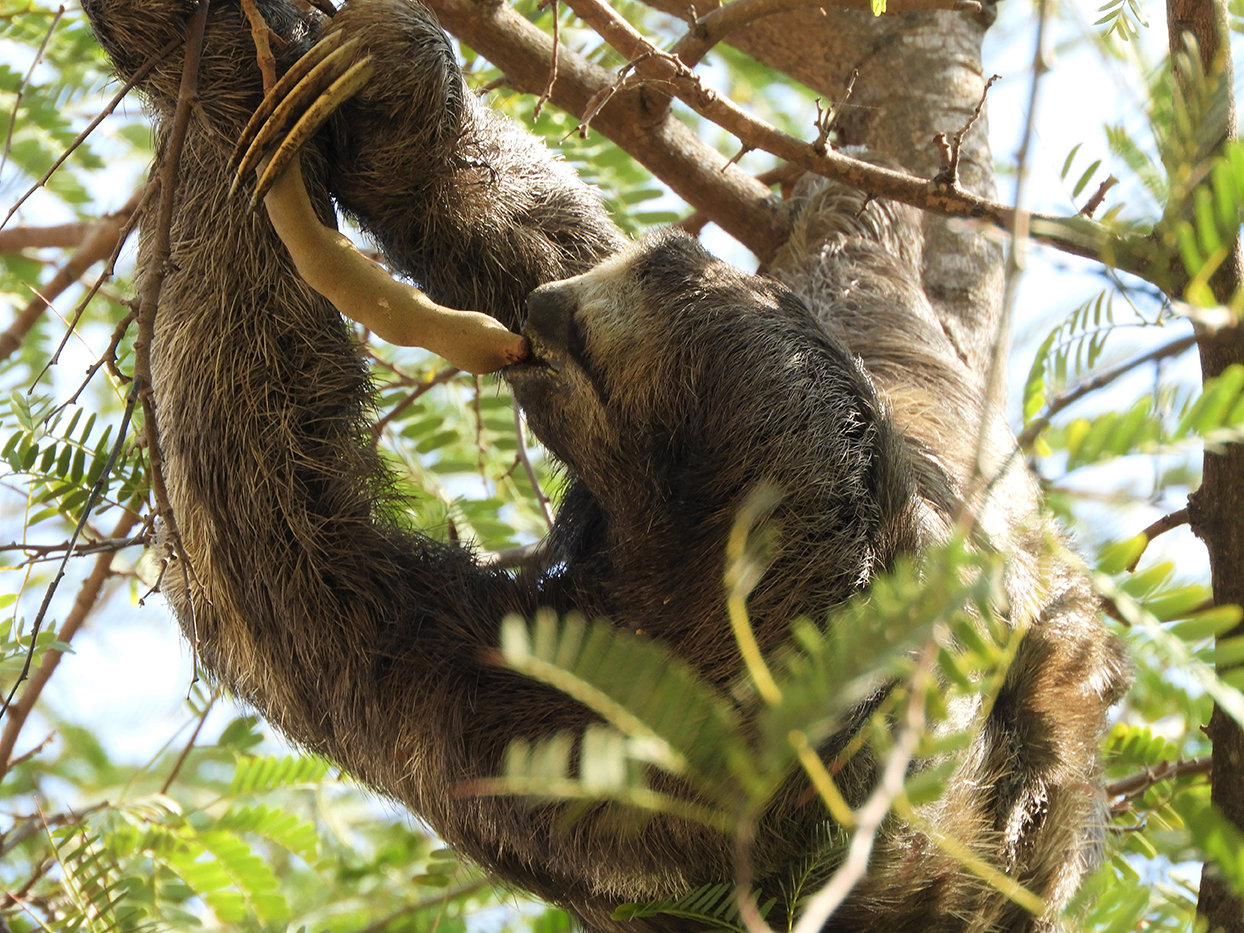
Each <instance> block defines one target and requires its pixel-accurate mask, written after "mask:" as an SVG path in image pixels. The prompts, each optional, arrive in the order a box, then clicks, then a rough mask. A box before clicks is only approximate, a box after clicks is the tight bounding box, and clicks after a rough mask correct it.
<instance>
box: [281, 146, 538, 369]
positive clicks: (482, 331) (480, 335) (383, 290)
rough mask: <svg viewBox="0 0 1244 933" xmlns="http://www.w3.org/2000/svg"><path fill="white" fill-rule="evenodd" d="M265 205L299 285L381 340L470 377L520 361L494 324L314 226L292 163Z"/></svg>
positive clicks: (516, 346) (515, 340) (522, 351)
mask: <svg viewBox="0 0 1244 933" xmlns="http://www.w3.org/2000/svg"><path fill="white" fill-rule="evenodd" d="M264 205H265V206H266V207H267V210H268V217H269V219H270V220H271V221H272V226H273V228H274V229H275V230H276V232H277V235H278V236H280V238H281V241H282V242H283V243H284V244H285V248H286V249H288V250H289V254H290V257H291V258H292V259H293V260H294V265H295V266H296V267H297V269H298V274H299V275H301V276H302V278H303V281H305V282H306V283H307V284H308V285H310V286H311V287H312V288H314V289H315V290H316V291H317V292H319V293H320V294H321V295H323V296H324V297H325V298H327V299H328V300H329V301H331V302H332V303H333V307H335V308H336V309H337V310H338V311H340V312H341V313H342V314H344V315H345V316H346V317H348V318H350V319H351V320H354V321H357V322H358V323H360V324H362V325H364V326H365V327H367V328H369V329H370V330H371V331H372V333H374V334H375V335H377V336H378V337H380V338H381V339H382V340H387V341H388V342H389V343H394V344H398V345H400V346H407V347H422V348H423V349H425V350H431V351H432V352H433V353H436V354H437V355H439V356H441V357H443V358H444V359H446V360H447V361H448V362H450V363H451V364H453V365H454V366H457V367H458V368H460V369H465V370H466V371H467V372H471V373H488V372H492V371H493V370H496V369H500V368H501V367H502V366H506V365H508V364H510V363H514V362H517V361H518V360H520V359H522V358H523V357H524V356H525V355H526V352H527V351H526V347H525V342H524V340H523V338H522V337H520V336H519V335H518V334H514V333H511V332H510V331H509V330H507V329H506V327H505V326H504V325H503V324H501V323H500V322H499V321H498V320H497V319H496V318H493V317H489V316H488V315H487V314H480V313H479V312H478V311H460V310H458V309H456V308H446V307H444V306H443V305H438V304H437V303H436V302H434V301H432V299H430V298H428V296H427V295H425V294H424V293H423V292H421V291H419V289H417V288H415V287H413V286H411V285H405V284H403V283H401V282H398V281H396V280H395V279H394V278H393V277H392V276H390V275H389V274H388V272H386V271H385V270H384V269H383V268H382V267H381V266H380V265H379V263H376V262H373V261H372V260H370V259H368V258H367V257H366V256H364V255H363V254H362V253H360V252H359V251H358V250H357V249H356V248H355V247H354V244H353V243H351V242H350V241H349V240H348V239H347V238H346V237H345V236H343V235H342V234H341V233H339V232H337V231H336V230H332V229H330V228H328V227H326V226H325V225H324V224H322V223H320V220H319V218H318V217H317V216H316V213H315V209H314V208H313V207H312V206H311V200H310V198H309V197H308V195H307V190H306V187H305V186H304V185H303V181H302V168H301V165H300V162H299V160H298V159H297V158H295V159H294V160H293V162H292V163H291V164H290V166H289V167H288V168H286V169H285V171H284V172H282V173H281V174H280V176H279V177H278V178H277V179H276V182H275V183H274V184H273V185H272V187H271V189H270V190H269V191H268V193H267V194H266V195H265V196H264Z"/></svg>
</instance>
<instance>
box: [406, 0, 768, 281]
mask: <svg viewBox="0 0 1244 933" xmlns="http://www.w3.org/2000/svg"><path fill="white" fill-rule="evenodd" d="M427 5H428V6H429V7H431V8H432V9H433V10H435V11H436V15H437V16H438V17H439V18H440V20H441V22H442V23H443V24H444V26H445V28H446V29H448V30H449V31H450V32H452V33H453V34H454V35H456V36H458V37H459V38H460V39H462V40H463V41H464V42H466V43H467V44H468V45H470V46H471V47H472V48H473V49H475V50H476V51H478V52H480V53H481V54H483V55H485V56H487V58H488V59H489V61H491V62H492V63H493V64H495V65H496V66H497V67H498V68H500V69H501V70H502V71H503V72H505V74H506V77H507V79H508V83H510V84H511V85H512V86H513V87H515V88H517V89H518V90H521V91H525V92H527V93H530V94H537V95H538V94H540V93H541V92H542V91H543V90H544V88H545V85H546V84H547V81H548V74H549V61H550V59H551V57H552V54H553V42H552V39H550V38H549V36H547V35H546V34H545V33H544V32H542V31H541V30H540V29H539V28H537V27H536V26H533V25H532V24H531V23H529V22H527V20H525V19H523V17H522V16H520V15H519V14H518V13H516V12H515V11H514V10H513V9H512V8H511V7H510V6H509V5H508V4H504V3H501V4H483V3H475V2H473V0H430V2H428V4H427ZM557 58H558V62H557V83H556V84H555V85H554V86H553V89H552V95H551V98H550V99H551V100H552V102H553V103H554V104H556V105H557V106H558V107H561V108H562V109H563V110H565V111H567V112H569V113H572V114H575V115H577V116H580V117H581V116H582V115H583V114H584V113H586V112H587V109H588V105H589V102H590V101H591V100H592V99H593V98H594V97H595V96H596V95H597V94H600V93H601V92H602V91H604V90H606V89H607V88H609V87H610V86H611V85H612V84H613V83H614V76H613V75H612V74H610V73H609V72H608V71H606V70H605V69H603V68H601V67H599V66H598V65H595V64H593V63H591V62H589V61H588V60H587V59H585V58H584V57H583V56H581V55H578V54H576V53H574V52H572V51H570V50H569V49H567V48H566V47H565V45H564V44H563V45H560V46H559V47H558V49H557ZM592 126H593V128H595V129H597V130H599V131H600V132H601V133H603V134H604V135H605V136H607V137H608V138H609V139H611V140H613V141H614V142H615V143H617V144H618V145H619V146H621V147H622V148H623V149H625V150H626V151H627V152H628V153H630V154H631V155H632V156H634V158H635V159H636V160H637V161H639V162H640V163H641V164H643V165H644V166H645V167H646V168H647V169H648V170H649V171H650V172H652V174H653V175H655V176H656V177H657V178H660V179H661V180H662V181H663V182H665V183H666V184H667V185H669V186H670V188H671V189H672V190H673V191H674V192H675V193H676V194H677V195H678V196H679V197H681V198H683V199H684V200H685V201H687V203H688V204H690V205H692V206H693V207H695V208H698V209H699V210H702V211H704V212H705V213H707V214H709V215H710V216H711V217H712V218H713V220H714V221H715V222H716V223H717V224H718V225H719V226H721V228H722V229H723V230H725V231H726V232H727V233H729V234H730V235H731V236H733V237H735V238H736V239H737V240H738V241H739V242H741V243H742V244H743V245H744V246H746V247H747V248H748V249H750V250H751V251H752V252H753V253H755V254H756V255H757V256H759V257H761V259H769V258H771V257H772V255H773V252H774V251H775V250H776V249H777V248H778V247H779V246H780V245H781V244H782V243H783V242H784V241H785V239H786V230H787V220H786V215H785V211H784V210H783V209H782V206H781V205H780V204H779V203H778V202H777V201H776V199H775V198H773V196H772V195H771V194H770V192H769V190H768V188H766V187H765V186H764V185H762V184H760V183H759V182H757V181H756V180H755V179H754V178H752V176H751V175H749V174H748V173H747V172H744V171H742V170H741V169H739V168H738V167H737V166H729V165H728V164H727V159H726V157H725V156H723V155H721V153H719V152H717V151H716V150H715V149H713V148H712V147H711V146H709V145H708V144H707V143H705V142H703V141H702V140H700V139H699V138H698V137H696V135H695V134H694V133H692V132H691V130H690V129H689V128H688V127H687V126H686V125H685V124H683V123H682V122H681V121H680V120H677V119H675V118H674V117H673V116H671V115H669V114H665V115H664V116H660V115H658V116H657V117H655V118H654V116H653V115H652V113H651V112H650V110H649V108H648V105H647V103H646V102H645V100H644V98H643V96H642V95H641V94H639V93H638V92H630V93H626V94H618V95H616V96H615V97H614V98H613V99H612V100H611V101H610V102H609V105H608V106H606V107H605V108H604V109H603V110H602V111H601V112H600V113H599V114H597V116H596V117H595V119H594V120H593V121H592Z"/></svg>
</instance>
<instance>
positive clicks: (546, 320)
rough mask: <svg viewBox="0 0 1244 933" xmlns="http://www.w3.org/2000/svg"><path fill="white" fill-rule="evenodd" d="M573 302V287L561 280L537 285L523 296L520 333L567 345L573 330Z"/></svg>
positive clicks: (549, 342) (563, 345)
mask: <svg viewBox="0 0 1244 933" xmlns="http://www.w3.org/2000/svg"><path fill="white" fill-rule="evenodd" d="M577 302H578V299H577V298H576V296H575V292H574V289H573V288H571V287H570V286H568V285H566V284H564V283H562V282H553V283H552V284H549V285H541V286H540V287H539V288H537V289H536V290H535V291H534V292H532V293H531V294H530V295H528V296H527V320H526V321H524V322H523V333H524V334H525V335H526V336H527V337H529V338H530V337H535V338H537V339H538V340H540V341H541V342H542V343H546V344H549V345H551V346H555V347H562V348H563V349H565V348H568V347H569V346H570V343H571V339H572V337H573V334H574V312H575V306H576V304H577Z"/></svg>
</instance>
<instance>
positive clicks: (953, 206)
mask: <svg viewBox="0 0 1244 933" xmlns="http://www.w3.org/2000/svg"><path fill="white" fill-rule="evenodd" d="M568 3H569V6H570V7H571V8H572V9H573V10H574V11H575V13H577V14H578V15H579V17H580V18H582V19H583V20H584V21H585V22H586V23H588V25H590V26H592V28H594V29H595V30H596V31H597V32H598V33H599V34H600V35H601V37H602V38H603V39H604V40H605V41H606V42H608V43H609V44H610V45H612V46H613V47H614V48H615V49H617V51H618V52H620V53H621V54H622V55H624V56H626V57H627V58H628V59H629V60H630V61H631V63H632V65H633V66H634V68H635V70H636V71H637V72H638V73H639V74H641V75H642V76H644V77H645V78H647V79H649V80H652V81H656V82H659V83H660V84H661V85H662V86H663V87H665V88H667V89H669V90H672V91H673V92H674V94H675V96H677V97H678V99H679V100H681V101H682V102H683V103H685V104H686V105H687V106H689V107H690V108H691V109H692V110H694V111H695V112H696V113H698V114H700V115H701V116H703V117H705V118H707V119H709V120H712V121H713V122H714V123H716V124H717V125H718V126H720V127H722V128H723V129H725V130H728V131H729V132H731V133H733V134H734V135H735V136H737V137H738V138H739V140H740V141H741V142H742V143H743V145H744V146H747V147H750V148H752V149H763V150H764V151H766V152H769V153H772V154H773V155H776V156H778V157H779V158H782V159H785V160H786V161H788V162H792V163H794V164H796V165H799V166H802V167H803V168H805V169H806V170H808V171H810V172H816V173H817V174H819V175H824V176H825V177H826V178H832V179H834V180H835V181H840V182H843V183H845V184H848V185H851V186H852V187H855V188H859V189H860V190H861V191H865V192H867V193H868V194H871V195H874V196H875V197H884V198H890V199H892V200H895V201H901V202H903V203H904V204H910V205H912V206H913V207H918V208H921V209H922V210H926V211H930V212H932V213H934V214H941V215H943V216H947V217H960V218H968V219H977V220H984V221H987V222H988V223H990V224H992V225H994V226H995V227H998V228H999V229H1001V230H1003V231H1007V232H1010V231H1011V230H1013V229H1015V227H1016V214H1017V211H1016V210H1015V209H1014V208H1012V207H1008V206H1006V205H1005V204H999V203H997V202H995V201H991V200H988V199H986V198H982V197H979V196H977V195H974V194H971V193H970V192H968V191H965V190H963V189H962V188H960V187H959V186H958V185H957V184H947V183H942V182H939V181H938V180H936V179H934V180H930V181H926V180H924V179H921V178H916V177H914V176H912V175H908V174H905V173H903V172H896V171H893V170H891V169H886V168H882V167H880V166H877V165H872V164H870V163H867V162H863V161H861V160H859V159H853V158H851V157H850V156H847V155H843V154H842V153H839V152H833V151H827V152H820V151H818V150H817V148H816V146H815V145H813V144H811V143H808V142H805V141H803V140H801V139H796V138H795V137H794V136H791V135H789V134H787V133H783V132H782V131H781V130H779V129H777V128H776V127H774V126H771V125H769V124H768V123H766V122H764V121H763V120H759V119H757V118H756V117H753V116H751V115H750V114H748V113H746V112H745V111H744V110H743V109H742V108H740V107H739V106H738V105H736V104H735V103H733V102H732V101H730V100H727V99H726V98H724V97H722V96H721V95H719V94H717V93H716V92H715V91H713V90H711V89H709V88H707V87H705V86H704V84H703V83H702V82H701V81H700V79H699V78H698V77H697V76H696V75H695V74H694V73H693V72H691V71H690V70H689V69H688V68H686V67H685V66H684V65H683V64H682V63H681V62H679V61H678V60H677V59H675V58H673V57H672V56H670V55H669V54H667V53H664V52H661V51H660V50H659V49H657V48H656V47H655V46H654V45H652V44H651V43H650V42H648V40H647V39H645V38H644V37H643V36H641V35H640V34H639V33H638V32H637V31H636V30H635V29H634V28H633V27H632V26H631V25H630V23H628V22H627V21H626V20H625V19H623V18H622V17H621V16H620V15H619V14H618V13H617V12H616V11H615V10H614V9H613V8H612V7H611V6H610V5H609V4H607V3H605V2H603V0H568ZM1024 217H1025V218H1026V224H1025V225H1026V227H1027V229H1028V235H1029V238H1031V239H1033V240H1036V241H1038V242H1041V243H1045V244H1048V245H1050V246H1053V247H1055V248H1057V249H1059V250H1062V251H1063V252H1067V253H1071V254H1073V255H1077V256H1084V257H1087V258H1089V259H1096V260H1098V261H1100V262H1104V263H1106V264H1108V265H1112V266H1116V267H1117V268H1120V269H1123V270H1125V271H1127V272H1132V273H1135V274H1136V275H1139V276H1141V277H1145V275H1146V273H1149V274H1152V272H1151V265H1152V262H1153V259H1154V257H1155V253H1154V250H1153V247H1152V246H1151V244H1149V242H1148V241H1147V240H1145V239H1143V238H1140V237H1127V238H1125V237H1120V236H1118V235H1117V234H1115V233H1113V232H1112V231H1110V230H1108V229H1107V228H1105V227H1103V226H1101V225H1100V224H1096V223H1094V222H1092V221H1090V220H1087V219H1086V218H1083V217H1078V216H1073V217H1053V216H1048V215H1044V214H1032V213H1026V212H1025V214H1024Z"/></svg>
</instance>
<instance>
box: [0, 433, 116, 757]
mask: <svg viewBox="0 0 1244 933" xmlns="http://www.w3.org/2000/svg"><path fill="white" fill-rule="evenodd" d="M124 435H125V432H124V431H123V432H122V434H121V436H120V437H119V438H118V440H123V439H124ZM109 459H110V460H111V458H109ZM108 472H109V471H108V469H105V471H104V473H103V477H104V478H105V479H106V477H107V475H108ZM91 491H92V493H93V492H94V491H95V490H94V489H92V490H91ZM93 504H94V503H93V502H91V501H90V497H89V496H88V498H87V506H86V508H84V509H83V512H82V521H81V522H79V529H80V528H81V526H82V524H83V523H85V521H86V517H87V516H88V515H89V514H90V510H91V507H92V506H93ZM137 522H138V516H137V515H136V514H135V513H133V512H130V511H128V510H126V511H125V512H123V513H122V515H121V517H120V519H118V520H117V524H116V526H115V527H114V528H113V529H112V533H111V534H110V535H109V538H126V537H127V536H128V535H129V533H130V529H131V528H133V527H134V525H135V524H137ZM75 537H76V535H75ZM72 541H73V539H71V545H72ZM71 553H72V546H71V547H70V548H68V549H66V551H65V557H64V559H63V560H62V561H61V567H60V571H59V572H58V573H57V575H56V580H57V581H59V580H60V578H61V576H62V575H63V574H64V570H65V563H66V562H67V561H68V560H69V556H70V554H71ZM115 557H116V552H115V551H111V550H110V551H106V552H105V553H102V554H100V555H99V556H98V557H97V558H95V566H94V568H92V570H91V573H90V575H89V576H88V577H87V578H86V580H85V582H83V584H82V587H81V589H79V590H78V595H77V598H76V599H74V601H73V607H72V608H71V609H70V610H69V614H68V615H67V616H66V617H65V621H64V624H63V625H61V628H60V631H59V632H57V633H56V637H57V640H58V641H62V642H69V641H72V640H73V636H74V635H76V634H77V632H78V629H80V628H81V627H82V623H83V622H85V621H86V618H87V616H89V615H90V613H91V610H92V609H94V608H95V606H96V604H97V603H98V602H99V597H100V594H101V593H102V592H103V589H104V584H105V583H106V582H107V581H108V578H109V577H111V576H112V562H113V560H114V558H115ZM53 586H54V584H53ZM52 589H53V587H49V588H48V593H47V595H46V596H45V597H44V601H43V606H42V607H40V609H39V616H38V617H37V618H36V619H35V624H34V626H33V627H32V628H31V631H30V650H29V651H28V652H27V654H26V663H25V665H24V666H23V667H22V673H21V675H20V676H19V677H18V678H17V683H15V684H14V685H13V690H12V692H10V693H9V696H8V699H7V700H6V701H5V703H4V711H5V712H7V713H8V719H7V720H6V722H5V724H4V732H3V733H0V779H3V777H4V776H5V775H6V774H7V773H8V771H9V768H10V767H11V766H12V763H11V762H10V761H9V757H10V756H11V755H12V754H13V749H14V747H16V745H17V738H18V736H19V735H20V734H21V731H22V727H23V726H24V725H25V724H26V717H27V716H29V715H30V711H31V710H32V709H34V706H35V701H36V700H38V699H39V695H40V694H41V693H42V692H43V688H44V687H45V686H47V683H48V681H49V680H50V679H51V677H52V674H53V673H55V671H56V666H57V665H58V664H60V659H61V655H62V652H61V651H60V650H58V649H56V648H49V649H48V650H47V651H46V652H45V653H44V655H43V663H42V664H40V665H39V670H38V671H36V672H35V674H34V676H33V677H31V678H30V682H29V683H28V684H27V685H26V689H25V690H23V691H22V695H21V698H20V699H19V700H18V701H17V702H16V703H13V702H12V701H13V695H14V693H16V692H17V688H18V686H19V685H20V684H21V683H22V681H23V680H25V679H26V674H27V672H28V671H29V670H30V661H31V657H32V656H33V654H34V648H35V639H36V637H37V636H38V634H39V627H40V625H41V623H42V621H43V615H44V613H45V612H46V607H47V604H48V602H49V601H50V599H51V593H52Z"/></svg>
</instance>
